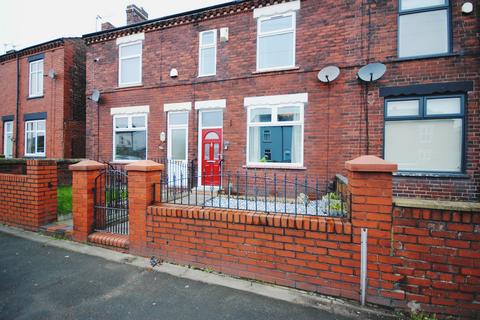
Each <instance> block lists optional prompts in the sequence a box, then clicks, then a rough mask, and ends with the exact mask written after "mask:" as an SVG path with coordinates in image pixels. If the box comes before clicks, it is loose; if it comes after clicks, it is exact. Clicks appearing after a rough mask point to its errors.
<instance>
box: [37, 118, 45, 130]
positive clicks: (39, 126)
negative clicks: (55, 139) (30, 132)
mask: <svg viewBox="0 0 480 320" xmlns="http://www.w3.org/2000/svg"><path fill="white" fill-rule="evenodd" d="M37 130H43V131H45V120H40V121H37Z"/></svg>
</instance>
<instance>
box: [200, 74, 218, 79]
mask: <svg viewBox="0 0 480 320" xmlns="http://www.w3.org/2000/svg"><path fill="white" fill-rule="evenodd" d="M216 75H217V74H216V73H214V74H202V75H198V76H197V78H208V77H215V76H216Z"/></svg>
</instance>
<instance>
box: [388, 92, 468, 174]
mask: <svg viewBox="0 0 480 320" xmlns="http://www.w3.org/2000/svg"><path fill="white" fill-rule="evenodd" d="M464 109H465V108H464V97H463V95H458V96H426V97H412V98H402V99H391V100H386V102H385V147H384V155H385V160H388V161H392V162H395V163H398V168H399V170H400V171H416V172H418V171H419V172H446V173H459V172H461V171H462V163H463V148H464V146H463V143H464V125H465V124H464Z"/></svg>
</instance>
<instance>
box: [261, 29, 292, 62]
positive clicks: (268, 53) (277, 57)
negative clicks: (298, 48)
mask: <svg viewBox="0 0 480 320" xmlns="http://www.w3.org/2000/svg"><path fill="white" fill-rule="evenodd" d="M258 41H259V44H258V55H259V57H258V59H259V60H258V63H259V68H261V69H266V68H275V67H289V66H293V32H290V33H286V34H279V35H273V36H266V37H260V38H259V39H258Z"/></svg>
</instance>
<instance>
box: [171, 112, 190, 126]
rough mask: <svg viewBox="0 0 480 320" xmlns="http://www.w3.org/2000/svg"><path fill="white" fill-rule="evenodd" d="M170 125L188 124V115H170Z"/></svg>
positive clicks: (184, 113) (183, 113)
mask: <svg viewBox="0 0 480 320" xmlns="http://www.w3.org/2000/svg"><path fill="white" fill-rule="evenodd" d="M168 121H169V122H168V123H169V124H170V125H182V124H184V125H186V124H188V113H187V112H181V113H170V114H169V120H168Z"/></svg>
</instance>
